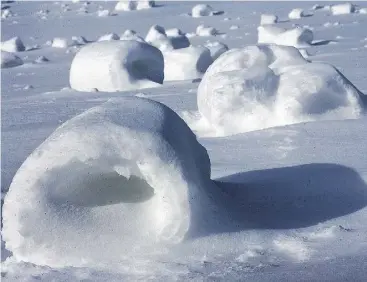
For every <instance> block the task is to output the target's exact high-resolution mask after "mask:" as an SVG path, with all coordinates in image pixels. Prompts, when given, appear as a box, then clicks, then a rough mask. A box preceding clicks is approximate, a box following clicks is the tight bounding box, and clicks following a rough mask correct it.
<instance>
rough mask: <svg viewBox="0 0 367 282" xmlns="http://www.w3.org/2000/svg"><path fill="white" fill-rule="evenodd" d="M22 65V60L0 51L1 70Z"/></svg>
mask: <svg viewBox="0 0 367 282" xmlns="http://www.w3.org/2000/svg"><path fill="white" fill-rule="evenodd" d="M20 65H23V60H22V59H21V58H19V57H18V56H16V55H14V54H13V53H10V52H6V51H1V68H2V69H5V68H13V67H17V66H20Z"/></svg>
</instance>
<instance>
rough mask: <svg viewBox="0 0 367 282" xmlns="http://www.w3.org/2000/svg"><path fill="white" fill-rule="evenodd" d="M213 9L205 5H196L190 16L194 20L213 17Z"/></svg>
mask: <svg viewBox="0 0 367 282" xmlns="http://www.w3.org/2000/svg"><path fill="white" fill-rule="evenodd" d="M213 15H214V13H213V8H212V7H211V6H210V5H207V4H198V5H196V6H194V7H193V8H192V10H191V16H192V17H194V18H200V17H206V16H213Z"/></svg>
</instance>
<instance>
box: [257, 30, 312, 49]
mask: <svg viewBox="0 0 367 282" xmlns="http://www.w3.org/2000/svg"><path fill="white" fill-rule="evenodd" d="M257 31H258V43H260V44H277V45H284V46H293V47H297V48H300V47H307V46H309V45H310V44H311V43H312V40H313V32H312V31H311V30H310V29H308V28H304V27H300V26H296V27H295V28H291V29H285V28H281V27H277V26H272V25H265V26H259V27H258V28H257Z"/></svg>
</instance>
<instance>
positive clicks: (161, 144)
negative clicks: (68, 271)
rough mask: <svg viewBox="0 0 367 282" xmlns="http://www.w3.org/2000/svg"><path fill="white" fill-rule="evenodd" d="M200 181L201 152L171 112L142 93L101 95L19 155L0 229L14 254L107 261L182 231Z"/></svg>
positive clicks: (203, 200) (77, 262) (200, 202)
mask: <svg viewBox="0 0 367 282" xmlns="http://www.w3.org/2000/svg"><path fill="white" fill-rule="evenodd" d="M210 183H211V182H210V161H209V157H208V155H207V152H206V150H205V149H204V147H202V146H201V145H200V144H199V143H198V142H197V140H196V137H195V135H194V134H193V133H192V131H191V130H190V129H189V127H188V126H187V125H186V124H185V122H184V121H183V120H182V119H181V118H180V117H179V116H178V115H177V114H176V113H174V112H173V111H172V110H170V109H169V108H168V107H166V106H164V105H162V104H160V103H158V102H154V101H151V100H148V99H144V98H136V97H127V98H123V99H117V100H116V99H115V100H109V101H108V102H106V103H104V104H102V105H101V106H98V107H95V108H92V109H90V110H88V111H86V112H84V113H82V114H81V115H79V116H76V117H75V118H73V119H71V120H69V121H67V122H66V123H64V124H63V125H61V126H60V127H59V128H57V129H56V130H55V132H54V133H52V135H51V136H50V137H48V138H47V139H46V140H45V141H44V142H43V144H41V145H40V146H39V147H38V148H37V149H36V150H35V151H34V152H33V153H32V154H31V155H30V156H29V157H28V159H27V160H26V161H25V162H24V163H23V165H22V166H21V167H20V169H19V170H18V172H17V174H16V175H15V177H14V179H13V182H12V184H11V186H10V190H9V192H8V193H7V195H6V198H5V202H4V208H3V238H4V240H5V241H6V248H7V249H9V250H11V251H12V252H13V254H14V256H15V257H16V259H18V260H23V261H28V262H33V263H36V264H39V265H49V266H67V265H69V266H83V265H100V266H104V267H108V266H109V263H111V262H119V261H120V260H121V259H122V258H129V260H130V259H133V257H131V256H132V255H133V254H135V252H136V253H139V251H140V252H142V253H146V252H148V249H147V247H149V246H152V245H153V246H154V245H156V244H165V243H175V242H179V241H180V240H182V239H183V237H184V236H185V234H186V233H187V232H188V231H189V229H191V228H192V225H191V219H192V215H193V214H195V218H196V217H200V209H201V208H202V207H203V206H205V205H207V203H208V202H207V200H208V199H207V193H206V192H205V189H206V188H208V187H209V186H210V185H211V184H210Z"/></svg>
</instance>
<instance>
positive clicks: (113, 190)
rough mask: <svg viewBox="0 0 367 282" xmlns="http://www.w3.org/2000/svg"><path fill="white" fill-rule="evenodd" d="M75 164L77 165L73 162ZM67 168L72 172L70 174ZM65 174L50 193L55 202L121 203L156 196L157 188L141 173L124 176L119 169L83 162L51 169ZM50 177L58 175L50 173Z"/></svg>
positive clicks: (98, 204)
mask: <svg viewBox="0 0 367 282" xmlns="http://www.w3.org/2000/svg"><path fill="white" fill-rule="evenodd" d="M73 166H75V165H73ZM68 172H70V174H69V175H68ZM50 173H51V174H56V175H58V178H63V179H64V181H63V182H61V181H60V182H61V183H63V184H62V185H60V182H59V184H58V185H57V186H55V188H54V189H53V192H52V193H51V195H50V198H51V201H52V202H54V203H64V204H71V205H73V206H80V207H97V206H106V205H114V204H119V203H127V204H128V203H131V204H139V203H143V202H146V201H148V200H149V199H151V198H152V197H153V196H154V188H153V187H151V186H150V185H149V184H148V183H147V182H146V181H145V180H144V179H143V177H141V176H137V175H129V176H123V175H120V174H118V173H117V172H116V171H112V170H111V171H105V170H99V169H98V168H95V167H89V166H83V165H82V166H80V164H79V167H78V168H75V169H72V168H70V167H69V168H68V169H64V170H62V169H61V170H58V171H53V172H50ZM49 179H55V178H54V177H52V176H50V177H49Z"/></svg>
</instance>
